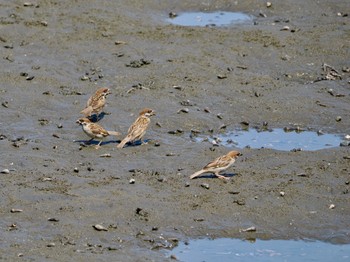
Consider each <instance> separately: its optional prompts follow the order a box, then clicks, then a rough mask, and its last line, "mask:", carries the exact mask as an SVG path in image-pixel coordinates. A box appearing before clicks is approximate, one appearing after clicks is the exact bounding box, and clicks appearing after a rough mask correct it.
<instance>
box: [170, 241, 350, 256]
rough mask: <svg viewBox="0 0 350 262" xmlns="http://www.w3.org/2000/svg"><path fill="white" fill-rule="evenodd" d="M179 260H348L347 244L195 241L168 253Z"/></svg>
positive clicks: (349, 249) (349, 253) (348, 247)
mask: <svg viewBox="0 0 350 262" xmlns="http://www.w3.org/2000/svg"><path fill="white" fill-rule="evenodd" d="M170 254H171V255H174V256H176V258H177V259H178V260H180V261H192V262H196V261H201V262H203V261H220V262H225V261H259V262H261V261H272V262H273V261H289V262H294V261H296V262H299V261H350V245H349V244H347V245H333V244H330V243H324V242H319V241H296V240H256V241H255V242H248V241H242V240H239V239H228V238H220V239H214V240H210V239H198V240H191V241H190V242H188V243H180V244H179V245H178V246H177V247H176V248H175V249H173V250H172V251H171V252H170Z"/></svg>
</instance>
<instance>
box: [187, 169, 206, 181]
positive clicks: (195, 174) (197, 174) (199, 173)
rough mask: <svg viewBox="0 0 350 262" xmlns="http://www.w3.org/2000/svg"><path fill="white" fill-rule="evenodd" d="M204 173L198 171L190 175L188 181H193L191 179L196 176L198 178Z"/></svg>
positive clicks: (203, 171)
mask: <svg viewBox="0 0 350 262" xmlns="http://www.w3.org/2000/svg"><path fill="white" fill-rule="evenodd" d="M205 172H206V171H205V170H203V169H202V170H199V171H197V172H196V173H194V174H193V175H191V176H190V179H193V178H195V177H197V176H200V175H201V174H203V173H205Z"/></svg>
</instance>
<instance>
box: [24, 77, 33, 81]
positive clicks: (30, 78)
mask: <svg viewBox="0 0 350 262" xmlns="http://www.w3.org/2000/svg"><path fill="white" fill-rule="evenodd" d="M33 79H34V76H27V77H26V80H27V81H31V80H33Z"/></svg>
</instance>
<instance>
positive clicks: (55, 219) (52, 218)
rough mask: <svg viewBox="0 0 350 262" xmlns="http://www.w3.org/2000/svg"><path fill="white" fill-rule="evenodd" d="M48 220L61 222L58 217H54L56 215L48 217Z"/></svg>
mask: <svg viewBox="0 0 350 262" xmlns="http://www.w3.org/2000/svg"><path fill="white" fill-rule="evenodd" d="M47 221H50V222H59V221H60V220H59V219H58V218H54V217H50V218H48V219H47Z"/></svg>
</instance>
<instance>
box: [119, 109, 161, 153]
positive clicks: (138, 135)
mask: <svg viewBox="0 0 350 262" xmlns="http://www.w3.org/2000/svg"><path fill="white" fill-rule="evenodd" d="M153 115H155V112H154V111H153V110H152V109H149V108H145V109H143V110H142V111H141V112H140V114H139V117H138V118H137V119H136V120H135V122H134V123H133V124H132V125H131V126H130V128H129V130H128V134H127V136H126V137H125V138H124V139H123V140H122V141H121V142H120V144H119V145H118V146H117V147H118V148H123V147H124V146H125V144H126V143H128V142H131V143H134V142H135V141H138V140H142V137H143V136H144V135H145V133H146V129H147V127H148V125H149V123H150V122H151V119H150V117H151V116H153ZM141 142H142V141H141Z"/></svg>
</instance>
